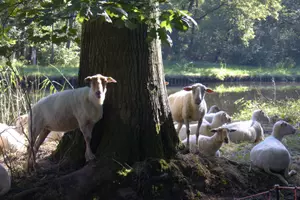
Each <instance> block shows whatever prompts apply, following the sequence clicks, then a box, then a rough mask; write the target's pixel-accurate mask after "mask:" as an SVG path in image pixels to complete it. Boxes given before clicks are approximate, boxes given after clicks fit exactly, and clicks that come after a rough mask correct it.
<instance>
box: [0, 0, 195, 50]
mask: <svg viewBox="0 0 300 200" xmlns="http://www.w3.org/2000/svg"><path fill="white" fill-rule="evenodd" d="M159 6H162V7H163V9H162V11H161V12H160V15H159V19H160V22H158V21H157V19H156V15H154V14H153V11H154V10H158V8H159ZM0 16H1V25H0V29H1V35H0V41H1V46H2V47H3V48H2V49H1V54H4V55H5V54H6V53H7V52H8V51H9V50H11V49H9V48H8V47H13V46H14V44H15V43H16V40H17V38H18V37H17V36H18V31H23V32H25V33H26V36H27V37H26V39H28V40H29V41H31V42H32V43H33V44H35V43H40V42H47V41H51V42H53V43H55V44H59V43H62V42H66V41H67V40H70V39H73V40H75V41H77V42H79V36H78V34H76V33H77V31H78V29H75V28H71V27H67V26H63V27H58V28H55V24H56V23H57V22H58V21H59V20H67V19H69V18H74V17H75V18H76V20H77V21H78V22H80V23H83V22H85V21H87V20H96V19H97V20H102V21H103V22H104V21H105V22H107V23H113V24H114V25H115V26H117V27H127V28H129V29H134V28H136V27H137V26H138V24H148V25H151V27H152V29H151V30H150V32H149V34H148V35H149V39H153V38H155V37H156V36H157V35H158V36H159V37H160V39H162V41H164V42H168V43H169V44H171V42H172V41H171V39H170V37H169V35H168V33H170V32H171V31H172V29H173V28H176V29H179V30H181V31H186V30H188V28H189V27H190V26H191V23H193V24H195V25H196V22H195V21H194V20H193V19H192V18H191V17H190V15H189V13H188V12H187V11H181V10H179V9H176V8H175V7H174V6H173V5H172V4H171V3H168V2H166V1H164V0H159V1H151V2H150V1H140V2H135V1H95V0H48V1H45V0H44V1H39V0H34V1H29V0H4V1H1V3H0ZM13 29H16V30H15V31H13ZM12 32H14V33H15V34H14V35H12V34H11V33H12Z"/></svg>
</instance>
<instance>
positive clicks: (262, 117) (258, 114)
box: [252, 110, 270, 123]
mask: <svg viewBox="0 0 300 200" xmlns="http://www.w3.org/2000/svg"><path fill="white" fill-rule="evenodd" d="M252 120H254V121H258V122H260V123H264V122H265V123H269V122H270V118H269V117H268V115H267V114H266V113H265V112H264V111H262V110H255V111H254V112H253V114H252Z"/></svg>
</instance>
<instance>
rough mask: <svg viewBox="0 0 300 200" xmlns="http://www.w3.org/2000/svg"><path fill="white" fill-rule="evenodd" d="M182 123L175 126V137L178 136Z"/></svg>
mask: <svg viewBox="0 0 300 200" xmlns="http://www.w3.org/2000/svg"><path fill="white" fill-rule="evenodd" d="M182 125H183V124H182V123H181V122H178V125H177V128H176V133H177V135H178V134H179V131H180V130H181V128H182Z"/></svg>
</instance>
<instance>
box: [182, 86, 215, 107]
mask: <svg viewBox="0 0 300 200" xmlns="http://www.w3.org/2000/svg"><path fill="white" fill-rule="evenodd" d="M183 90H185V91H192V93H193V100H194V103H195V104H197V105H200V104H201V102H202V101H203V99H204V97H205V93H206V92H207V93H212V92H213V90H212V89H210V88H207V87H206V86H205V85H202V84H201V83H196V84H194V85H191V86H186V87H184V88H183Z"/></svg>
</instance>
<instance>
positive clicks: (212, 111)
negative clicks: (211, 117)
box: [207, 105, 221, 113]
mask: <svg viewBox="0 0 300 200" xmlns="http://www.w3.org/2000/svg"><path fill="white" fill-rule="evenodd" d="M219 111H221V109H220V108H219V107H218V106H216V105H213V106H211V107H210V108H209V110H208V112H207V113H216V112H219Z"/></svg>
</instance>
